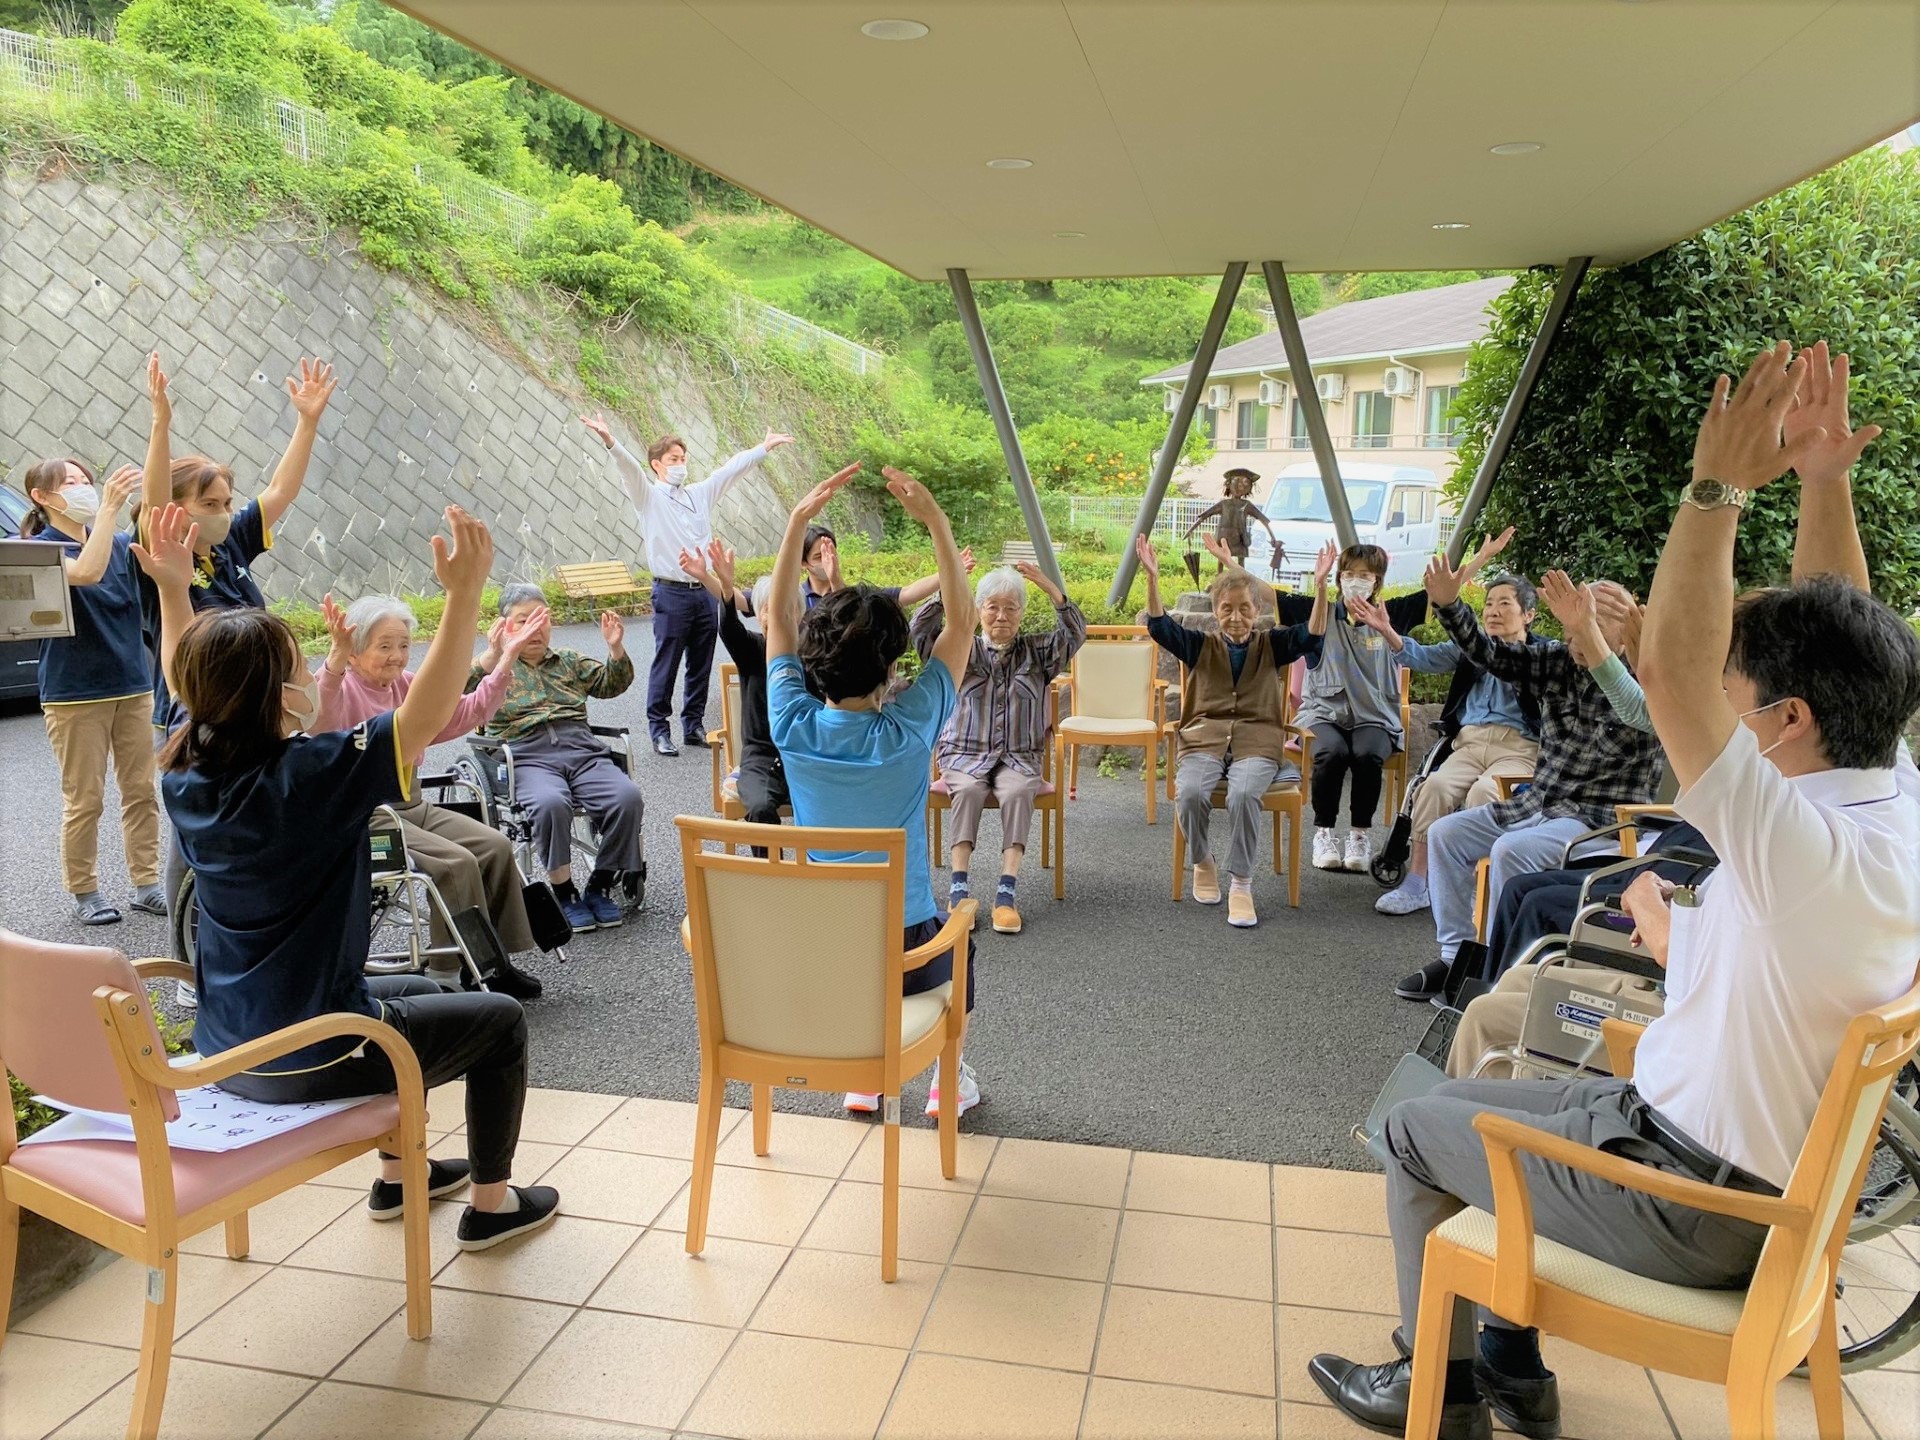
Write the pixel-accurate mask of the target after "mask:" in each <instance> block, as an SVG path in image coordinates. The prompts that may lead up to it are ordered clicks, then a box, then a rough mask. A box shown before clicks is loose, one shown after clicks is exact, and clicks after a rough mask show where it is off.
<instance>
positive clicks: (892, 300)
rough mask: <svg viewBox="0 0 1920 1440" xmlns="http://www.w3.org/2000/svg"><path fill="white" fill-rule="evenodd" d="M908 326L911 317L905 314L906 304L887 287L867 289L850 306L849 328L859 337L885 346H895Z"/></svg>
mask: <svg viewBox="0 0 1920 1440" xmlns="http://www.w3.org/2000/svg"><path fill="white" fill-rule="evenodd" d="M912 327H913V318H912V317H911V316H910V315H908V314H907V307H906V306H905V305H903V304H902V303H901V302H900V298H899V297H898V296H897V295H895V294H894V293H893V292H892V291H890V290H884V289H875V290H868V291H867V292H866V293H865V294H863V295H862V296H861V297H860V303H859V304H858V305H856V306H855V307H854V311H853V328H854V330H855V331H856V332H857V333H858V334H859V336H860V338H861V339H863V340H867V341H871V342H873V343H875V344H878V345H881V346H883V347H885V348H886V349H889V350H891V349H896V348H898V346H899V344H900V342H901V341H902V340H905V339H906V338H907V331H908V330H910V329H911V328H912Z"/></svg>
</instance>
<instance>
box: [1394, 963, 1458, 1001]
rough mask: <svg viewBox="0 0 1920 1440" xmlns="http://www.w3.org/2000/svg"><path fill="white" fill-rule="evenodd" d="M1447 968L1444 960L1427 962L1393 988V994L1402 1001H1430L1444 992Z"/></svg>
mask: <svg viewBox="0 0 1920 1440" xmlns="http://www.w3.org/2000/svg"><path fill="white" fill-rule="evenodd" d="M1449 968H1450V967H1449V966H1448V965H1447V962H1446V961H1444V960H1429V961H1427V963H1426V964H1424V965H1422V966H1421V967H1420V968H1419V969H1418V970H1416V971H1414V972H1413V974H1411V975H1409V976H1407V978H1406V979H1404V980H1402V981H1401V982H1400V983H1399V984H1398V985H1396V986H1394V987H1393V993H1394V994H1396V995H1398V996H1399V997H1400V998H1401V999H1402V1000H1431V999H1433V998H1434V997H1435V996H1436V995H1440V994H1442V993H1444V992H1445V990H1446V988H1447V970H1448V969H1449Z"/></svg>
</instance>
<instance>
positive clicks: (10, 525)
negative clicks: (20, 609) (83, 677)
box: [0, 485, 40, 700]
mask: <svg viewBox="0 0 1920 1440" xmlns="http://www.w3.org/2000/svg"><path fill="white" fill-rule="evenodd" d="M30 508H31V507H30V506H29V505H28V504H27V497H26V496H24V495H22V494H21V493H20V492H19V491H18V490H15V489H14V488H13V487H12V486H8V485H0V540H17V539H18V538H19V537H20V525H21V522H23V521H24V520H25V519H26V518H27V512H28V510H29V509H30ZM39 677H40V642H39V641H38V640H0V700H20V699H28V700H32V699H38V698H39V695H40V678H39Z"/></svg>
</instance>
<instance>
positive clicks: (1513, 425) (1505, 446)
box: [1447, 255, 1593, 565]
mask: <svg viewBox="0 0 1920 1440" xmlns="http://www.w3.org/2000/svg"><path fill="white" fill-rule="evenodd" d="M1592 264H1593V257H1592V256H1591V255H1577V256H1575V257H1574V258H1573V259H1571V260H1569V261H1567V263H1566V264H1565V265H1562V266H1561V267H1560V283H1559V284H1558V285H1556V286H1554V288H1553V299H1552V300H1550V301H1548V302H1547V313H1546V314H1545V315H1544V316H1543V317H1542V318H1541V321H1540V328H1539V329H1538V330H1537V331H1535V332H1534V336H1533V343H1532V344H1531V345H1529V346H1528V347H1527V358H1526V360H1525V361H1524V362H1522V364H1521V366H1520V375H1519V377H1518V378H1517V379H1516V380H1515V381H1514V382H1513V393H1512V394H1510V395H1508V396H1507V403H1506V408H1504V409H1503V410H1501V412H1500V423H1499V424H1497V425H1495V426H1494V427H1493V435H1492V437H1491V438H1490V439H1488V441H1487V451H1486V454H1484V455H1482V456H1481V457H1480V468H1479V469H1478V470H1476V471H1475V472H1474V474H1473V483H1472V484H1471V485H1469V486H1468V487H1467V498H1466V499H1465V500H1462V501H1461V502H1460V515H1459V518H1457V519H1456V520H1455V521H1454V522H1453V538H1452V539H1451V540H1449V541H1448V542H1447V563H1448V564H1449V565H1458V564H1459V563H1460V557H1461V556H1462V555H1464V554H1466V553H1467V536H1468V535H1470V534H1472V533H1473V527H1474V523H1475V522H1476V521H1477V520H1479V518H1480V512H1481V511H1482V510H1484V509H1486V508H1487V496H1488V495H1490V494H1492V493H1493V482H1494V480H1495V479H1496V478H1497V477H1498V476H1499V474H1500V467H1501V465H1502V464H1504V463H1505V462H1506V458H1507V451H1508V450H1510V449H1512V448H1513V437H1514V435H1515V433H1516V432H1518V431H1519V429H1520V419H1521V417H1522V416H1524V415H1525V414H1526V413H1527V402H1528V401H1529V400H1531V399H1532V398H1533V387H1534V384H1535V382H1537V381H1538V380H1539V379H1540V372H1541V371H1542V370H1544V369H1545V368H1546V364H1547V356H1548V355H1550V354H1552V353H1553V344H1554V341H1556V340H1558V339H1559V338H1560V331H1561V330H1562V329H1563V328H1564V327H1565V326H1566V323H1567V312H1568V311H1570V310H1572V309H1573V297H1574V295H1575V294H1576V293H1577V292H1578V291H1579V289H1580V282H1581V281H1582V280H1584V279H1586V278H1587V270H1588V268H1589V267H1591V266H1592Z"/></svg>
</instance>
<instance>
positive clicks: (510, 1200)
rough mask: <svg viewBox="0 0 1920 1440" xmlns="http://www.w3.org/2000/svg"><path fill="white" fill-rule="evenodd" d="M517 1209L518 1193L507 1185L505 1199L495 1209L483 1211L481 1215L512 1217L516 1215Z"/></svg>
mask: <svg viewBox="0 0 1920 1440" xmlns="http://www.w3.org/2000/svg"><path fill="white" fill-rule="evenodd" d="M519 1209H520V1192H519V1191H518V1190H516V1189H514V1188H513V1186H511V1185H509V1186H507V1198H506V1199H504V1200H502V1201H501V1202H500V1204H499V1205H498V1207H496V1208H495V1209H492V1210H487V1211H483V1212H482V1213H483V1214H487V1215H513V1214H516V1213H518V1211H519Z"/></svg>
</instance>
